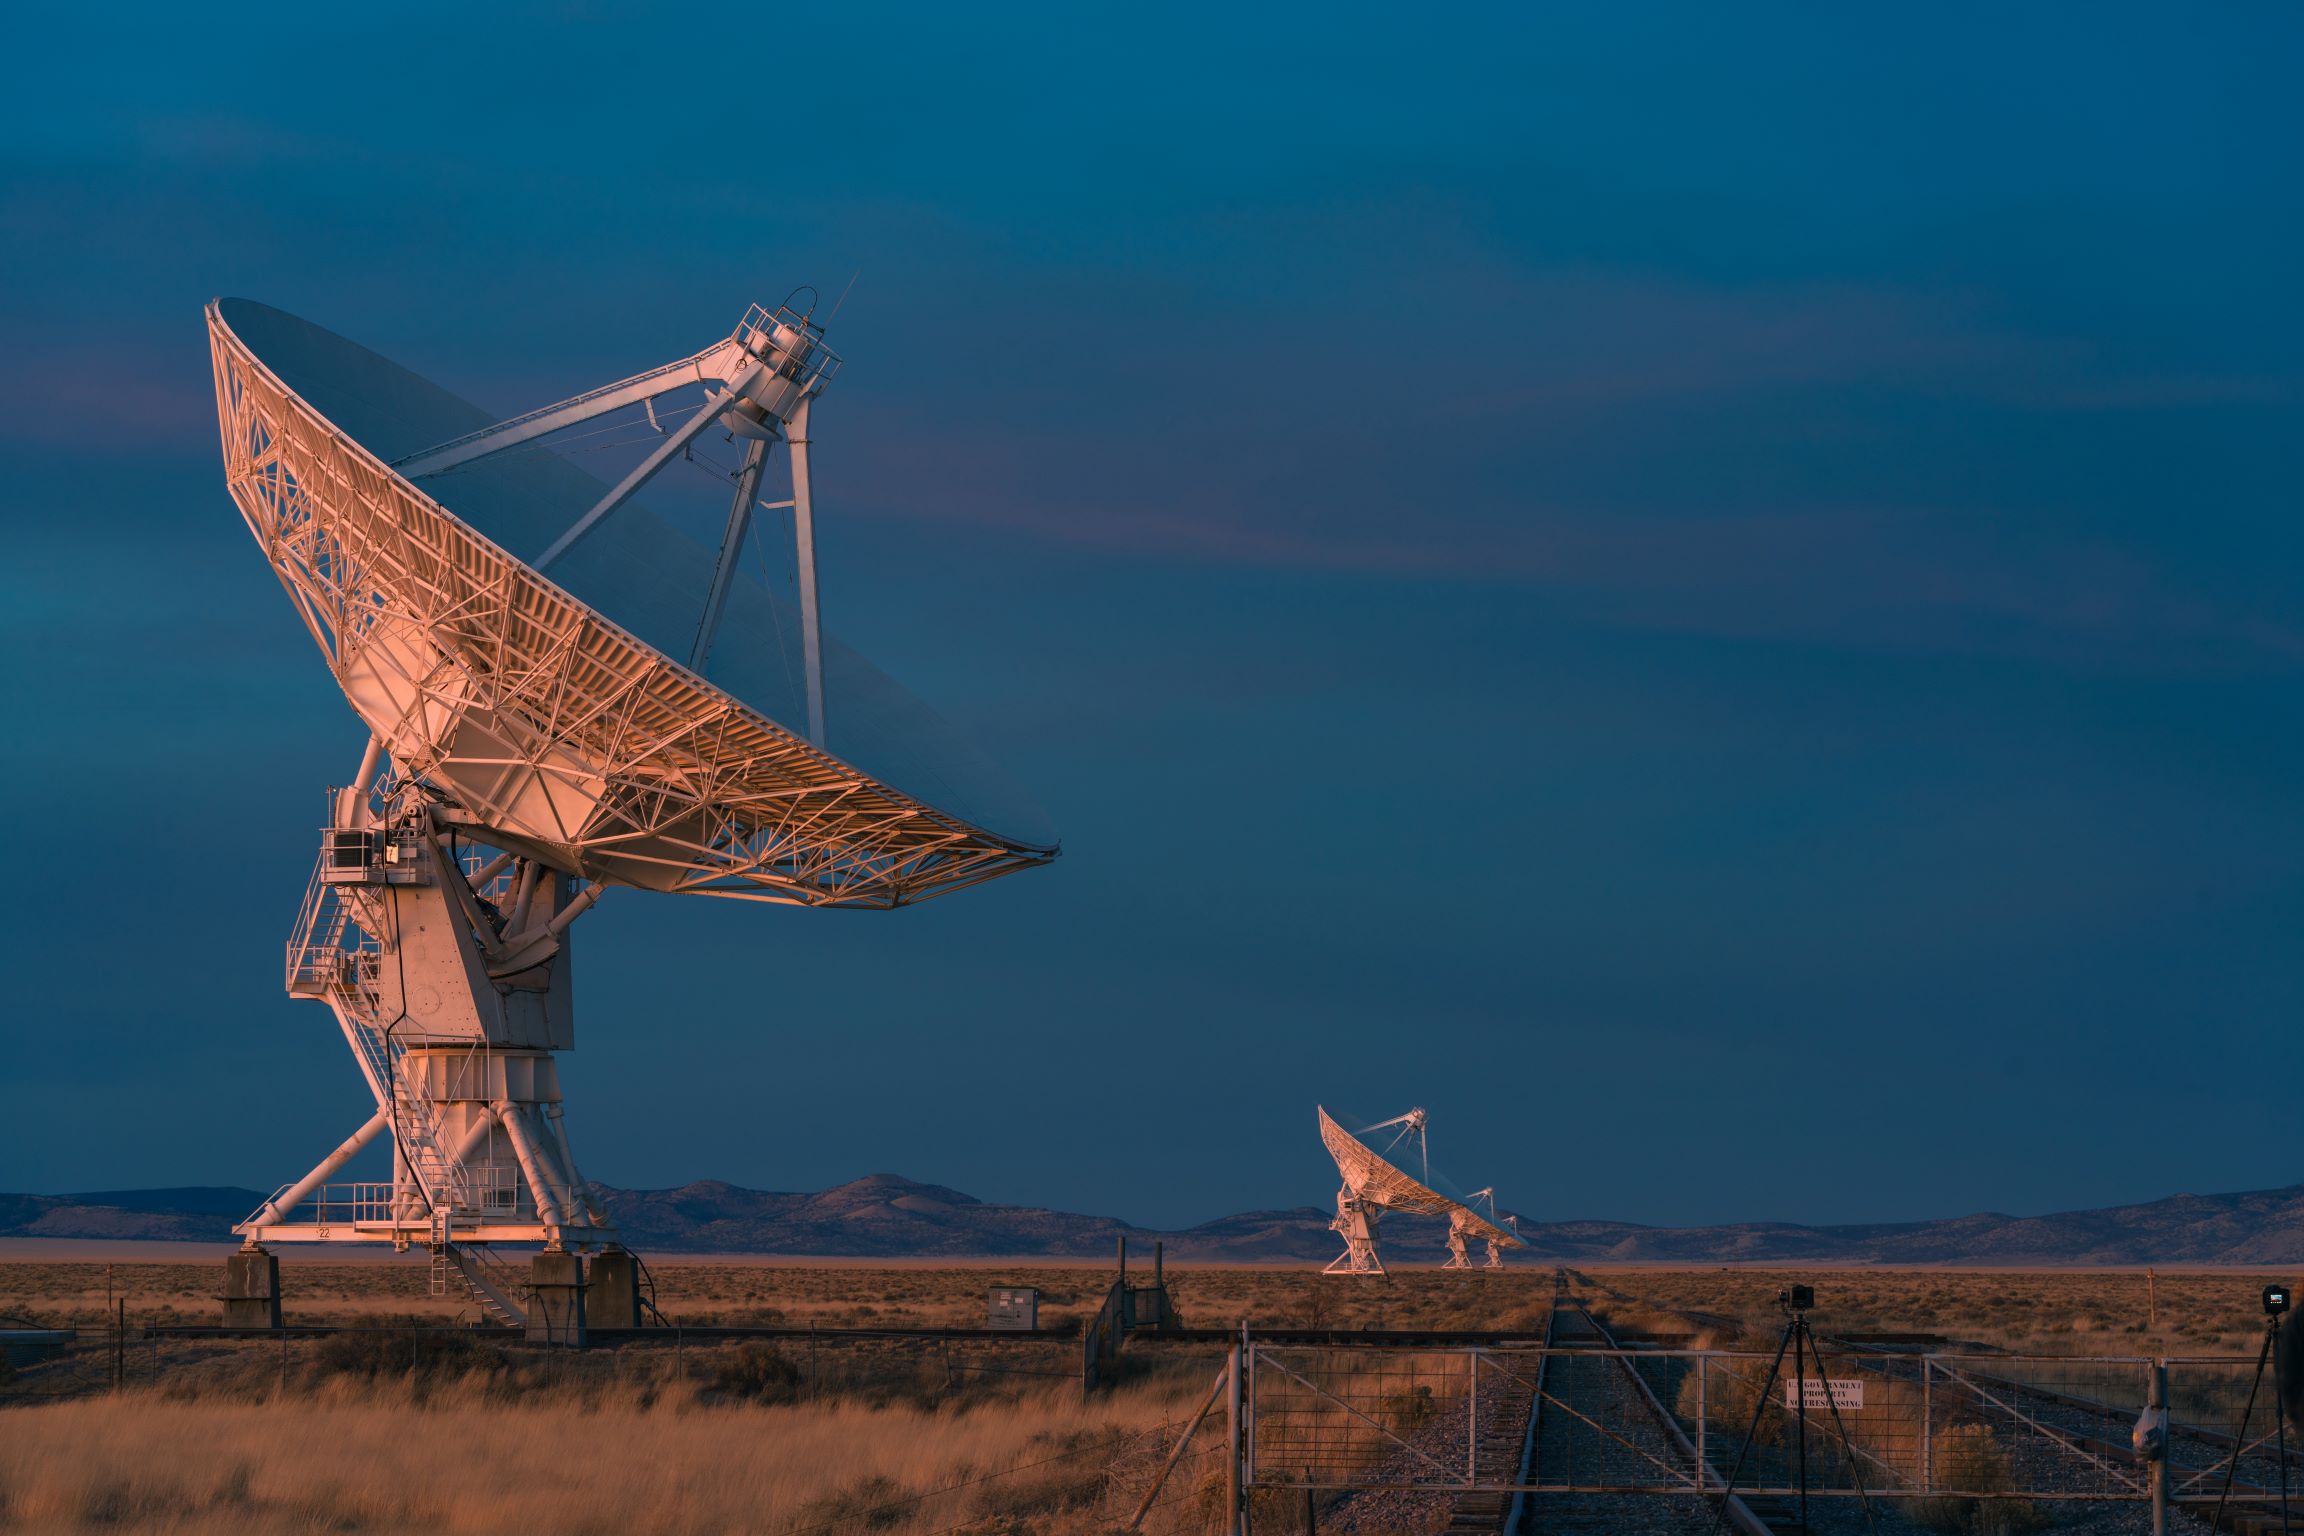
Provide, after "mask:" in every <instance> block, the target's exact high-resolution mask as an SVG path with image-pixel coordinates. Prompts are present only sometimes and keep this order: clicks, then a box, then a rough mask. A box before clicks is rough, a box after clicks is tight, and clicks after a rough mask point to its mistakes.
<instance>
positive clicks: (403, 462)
mask: <svg viewBox="0 0 2304 1536" xmlns="http://www.w3.org/2000/svg"><path fill="white" fill-rule="evenodd" d="M751 361H752V357H751V354H749V353H747V352H746V351H745V350H744V349H743V348H742V347H740V346H738V345H736V344H735V343H734V342H732V341H723V342H717V343H715V344H713V345H712V346H709V347H706V348H705V349H704V350H703V351H701V352H698V353H696V354H695V355H694V356H692V357H684V358H681V359H680V360H679V361H678V362H676V363H666V364H665V365H664V366H663V367H661V368H651V369H649V370H648V371H647V372H646V373H636V374H634V375H633V376H632V377H631V378H628V379H619V380H618V381H617V382H615V383H613V384H603V385H601V386H600V387H599V388H598V389H591V390H586V391H585V392H584V393H583V394H581V395H575V396H571V397H570V398H568V399H566V400H561V401H558V402H555V403H554V404H551V405H544V406H538V407H537V408H536V409H535V410H533V411H529V412H527V413H526V414H524V415H520V416H514V417H512V418H511V419H510V420H508V421H500V422H497V423H496V424H495V425H494V426H491V427H482V428H481V429H480V430H479V431H477V432H467V433H465V434H464V435H463V436H462V437H457V438H451V439H449V440H448V441H447V442H445V443H440V444H437V445H435V446H433V447H430V448H427V449H425V450H423V451H422V452H420V453H412V454H410V455H409V456H408V457H406V458H404V459H394V460H393V461H392V467H393V468H394V469H396V470H398V471H400V473H401V474H402V475H404V476H406V477H407V478H408V479H410V480H415V479H418V478H421V477H422V476H425V475H438V474H445V473H447V472H448V471H449V470H451V469H455V468H456V467H458V466H459V465H463V464H469V463H471V462H472V461H473V460H475V459H484V458H487V457H488V456H489V455H490V454H497V453H502V452H504V451H505V450H507V449H510V448H517V447H519V446H520V445H521V444H522V443H532V442H534V441H535V440H536V439H537V438H540V437H548V436H550V435H551V434H552V433H554V432H559V431H562V430H564V429H565V428H568V427H574V426H581V425H582V424H583V423H585V422H587V421H590V420H592V419H593V418H594V417H598V416H605V415H607V414H608V413H609V412H611V411H620V410H622V409H624V407H626V406H628V405H638V404H639V403H640V402H641V401H643V400H654V399H656V398H657V397H658V396H660V395H668V394H670V393H671V392H672V391H673V390H676V389H684V388H686V387H687V386H689V385H691V384H724V383H726V382H727V381H728V379H729V377H730V375H731V374H733V373H735V372H737V371H739V370H741V369H742V368H743V367H745V366H746V365H747V364H749V363H750V362H751Z"/></svg>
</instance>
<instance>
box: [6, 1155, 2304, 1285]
mask: <svg viewBox="0 0 2304 1536" xmlns="http://www.w3.org/2000/svg"><path fill="white" fill-rule="evenodd" d="M592 1195H593V1198H594V1199H595V1200H596V1201H597V1202H599V1204H600V1205H601V1206H602V1208H603V1209H604V1211H605V1212H606V1214H607V1215H608V1216H609V1217H610V1219H611V1220H613V1221H614V1222H615V1223H616V1225H617V1227H618V1228H619V1230H621V1231H622V1232H623V1234H624V1238H625V1241H626V1242H628V1243H630V1244H631V1245H632V1246H633V1247H634V1248H637V1249H640V1250H641V1251H643V1252H650V1253H725V1254H738V1253H745V1254H773V1255H784V1256H790V1257H816V1258H844V1259H960V1258H1014V1259H1023V1258H1067V1259H1093V1258H1101V1257H1104V1256H1105V1255H1108V1254H1110V1253H1111V1252H1112V1251H1113V1247H1114V1245H1115V1243H1116V1242H1117V1241H1118V1240H1119V1239H1120V1238H1123V1237H1125V1238H1127V1239H1128V1242H1129V1245H1130V1247H1131V1249H1132V1250H1134V1251H1136V1252H1138V1253H1144V1254H1147V1255H1148V1254H1149V1251H1150V1248H1151V1245H1152V1244H1153V1243H1154V1242H1160V1243H1163V1244H1165V1245H1166V1248H1167V1252H1168V1256H1169V1257H1170V1258H1171V1259H1175V1260H1179V1261H1182V1262H1186V1263H1191V1262H1211V1261H1214V1262H1231V1263H1242V1262H1250V1263H1252V1262H1284V1263H1296V1264H1300V1263H1309V1262H1318V1261H1324V1260H1326V1259H1328V1258H1329V1257H1331V1256H1332V1255H1333V1254H1334V1253H1335V1252H1336V1251H1337V1247H1338V1244H1337V1240H1336V1238H1335V1236H1334V1235H1333V1234H1331V1233H1330V1232H1329V1230H1328V1212H1327V1211H1325V1210H1323V1209H1319V1208H1316V1207H1312V1206H1296V1207H1292V1208H1289V1209H1285V1210H1269V1211H1244V1212H1242V1213H1240V1214H1239V1215H1236V1216H1225V1217H1220V1218H1218V1219H1217V1220H1214V1221H1208V1222H1202V1223H1201V1224H1200V1225H1198V1226H1196V1227H1188V1228H1185V1229H1184V1230H1182V1231H1176V1232H1163V1231H1157V1230H1154V1229H1151V1228H1147V1227H1138V1226H1134V1225H1131V1224H1130V1223H1127V1222H1124V1221H1121V1220H1119V1219H1117V1218H1115V1217H1110V1216H1085V1215H1077V1214H1074V1213H1071V1212H1067V1211H1050V1210H1042V1209H1039V1208H1038V1207H1034V1206H1022V1205H993V1204H988V1203H986V1202H985V1201H982V1200H978V1199H976V1198H975V1197H974V1196H972V1195H965V1194H962V1193H961V1192H960V1191H958V1190H956V1189H947V1188H945V1187H944V1186H942V1185H940V1184H922V1183H918V1182H915V1181H914V1180H911V1179H907V1178H902V1177H899V1176H898V1175H896V1174H889V1173H876V1174H872V1175H869V1176H868V1177H865V1178H861V1179H857V1180H854V1181H853V1182H851V1183H847V1184H842V1185H839V1186H837V1187H836V1188H833V1189H828V1190H824V1191H822V1192H820V1193H817V1194H780V1193H774V1192H771V1191H767V1190H757V1189H744V1188H740V1187H739V1186H737V1185H734V1184H725V1183H722V1182H720V1181H718V1180H716V1179H706V1180H700V1181H698V1182H696V1183H693V1184H684V1185H682V1186H680V1187H679V1188H677V1189H617V1188H615V1187H613V1186H611V1185H605V1184H594V1185H593V1186H592ZM262 1199H263V1196H262V1195H261V1194H259V1193H258V1192H257V1191H255V1190H251V1189H234V1188H230V1187H224V1188H216V1187H205V1186H203V1187H196V1188H179V1189H132V1190H105V1191H98V1192H94V1193H89V1194H73V1195H0V1237H75V1238H90V1237H93V1238H138V1239H144V1240H152V1239H181V1240H190V1241H203V1242H221V1241H226V1240H229V1238H230V1236H231V1232H230V1228H231V1225H232V1223H233V1222H235V1221H238V1220H240V1219H241V1218H242V1217H244V1216H246V1215H247V1213H248V1212H250V1211H252V1210H254V1209H255V1208H256V1206H257V1205H258V1204H259V1203H260V1202H261V1201H262ZM1444 1230H1445V1229H1444V1227H1443V1224H1442V1223H1441V1222H1440V1221H1438V1220H1437V1219H1433V1218H1419V1217H1413V1216H1391V1217H1387V1218H1386V1219H1385V1222H1384V1239H1385V1249H1386V1252H1387V1254H1388V1255H1389V1256H1390V1257H1391V1258H1392V1259H1393V1260H1394V1261H1396V1262H1397V1261H1403V1260H1404V1261H1408V1262H1417V1261H1422V1260H1426V1259H1435V1258H1438V1257H1439V1256H1440V1254H1441V1251H1442V1238H1443V1235H1444ZM1520 1233H1521V1235H1522V1236H1523V1237H1525V1238H1526V1239H1527V1240H1528V1244H1529V1250H1530V1252H1529V1253H1528V1254H1526V1255H1516V1256H1515V1257H1516V1258H1520V1259H1522V1260H1526V1259H1529V1258H1533V1259H1538V1260H1568V1261H1572V1262H1579V1263H1601V1264H1604V1263H1660V1264H1755V1263H1801V1264H1985V1265H2042V1264H2047V1265H2059V1264H2284V1263H2294V1262H2298V1261H2300V1260H2304V1185H2297V1186H2291V1187H2289V1188H2286V1189H2271V1190H2257V1191H2252V1192H2249V1193H2245V1194H2232V1195H2171V1196H2169V1197H2168V1198H2167V1199H2164V1200H2154V1201H2151V1202H2149V1203H2146V1204H2142V1205H2124V1206H2114V1207H2111V1208H2109V1209H2105V1210H2094V1211H2065V1212H2059V1213H2057V1214H2054V1215H2048V1216H2008V1215H2002V1214H2000V1213H1998V1212H1983V1213H1980V1214H1977V1215H1973V1216H1958V1217H1952V1218H1950V1219H1946V1220H1939V1221H1911V1222H1889V1223H1871V1224H1860V1225H1837V1226H1802V1225H1799V1224H1796V1223H1792V1222H1740V1223H1733V1224H1729V1225H1723V1226H1709V1227H1649V1226H1639V1225H1636V1224H1634V1223H1631V1222H1622V1221H1554V1222H1546V1221H1534V1220H1530V1219H1527V1218H1522V1220H1521V1222H1520Z"/></svg>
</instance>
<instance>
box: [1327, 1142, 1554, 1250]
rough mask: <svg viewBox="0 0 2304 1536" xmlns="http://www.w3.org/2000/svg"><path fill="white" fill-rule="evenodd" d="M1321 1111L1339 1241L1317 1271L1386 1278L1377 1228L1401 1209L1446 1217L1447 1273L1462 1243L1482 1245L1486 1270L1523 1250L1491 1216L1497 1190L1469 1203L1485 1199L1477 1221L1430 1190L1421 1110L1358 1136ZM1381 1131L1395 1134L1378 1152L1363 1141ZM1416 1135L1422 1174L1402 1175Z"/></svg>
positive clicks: (1475, 1215) (1446, 1197) (1332, 1226)
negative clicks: (1335, 1178)
mask: <svg viewBox="0 0 2304 1536" xmlns="http://www.w3.org/2000/svg"><path fill="white" fill-rule="evenodd" d="M1316 1107H1318V1108H1319V1114H1320V1141H1321V1144H1322V1145H1323V1146H1325V1147H1326V1148H1327V1149H1328V1155H1329V1156H1330V1157H1332V1158H1334V1159H1335V1161H1336V1172H1337V1173H1338V1174H1339V1175H1340V1176H1341V1177H1342V1179H1343V1181H1344V1182H1343V1185H1342V1187H1341V1188H1339V1189H1338V1190H1337V1191H1336V1219H1335V1220H1334V1221H1331V1222H1330V1223H1329V1224H1328V1225H1329V1229H1330V1230H1331V1231H1333V1232H1335V1233H1336V1234H1337V1235H1338V1236H1339V1237H1341V1238H1343V1239H1344V1252H1343V1253H1341V1254H1340V1255H1338V1256H1337V1257H1336V1258H1335V1259H1333V1260H1331V1261H1330V1262H1329V1264H1328V1267H1327V1268H1326V1269H1325V1270H1324V1271H1323V1273H1325V1274H1331V1275H1339V1274H1346V1275H1381V1274H1383V1273H1385V1269H1384V1260H1383V1256H1382V1255H1381V1253H1380V1252H1379V1251H1378V1246H1377V1223H1378V1221H1379V1220H1380V1219H1381V1217H1382V1216H1383V1213H1384V1212H1386V1211H1407V1212H1409V1213H1411V1214H1413V1215H1418V1216H1445V1217H1447V1218H1448V1262H1447V1264H1446V1266H1445V1267H1446V1268H1449V1269H1464V1268H1467V1267H1468V1266H1469V1265H1470V1262H1471V1261H1470V1258H1469V1256H1468V1244H1469V1243H1470V1241H1471V1240H1472V1239H1475V1238H1477V1239H1479V1240H1480V1241H1482V1242H1484V1243H1486V1244H1487V1245H1488V1267H1489V1268H1491V1269H1494V1268H1497V1267H1498V1266H1500V1265H1501V1264H1502V1263H1503V1259H1502V1256H1501V1255H1502V1250H1503V1249H1506V1248H1525V1247H1526V1246H1528V1245H1527V1244H1526V1243H1524V1242H1522V1241H1521V1239H1520V1238H1519V1236H1518V1235H1517V1234H1515V1233H1512V1232H1509V1231H1507V1230H1505V1228H1504V1227H1503V1226H1501V1225H1499V1224H1498V1222H1497V1221H1496V1220H1495V1219H1494V1215H1495V1209H1496V1192H1495V1191H1494V1190H1493V1189H1484V1190H1481V1191H1480V1192H1479V1193H1478V1194H1477V1195H1475V1196H1473V1197H1472V1198H1473V1199H1475V1200H1477V1199H1480V1198H1482V1197H1485V1198H1486V1199H1487V1201H1488V1209H1489V1215H1488V1216H1482V1215H1481V1214H1480V1213H1479V1212H1478V1211H1476V1210H1474V1209H1473V1208H1472V1207H1471V1205H1470V1204H1468V1203H1466V1202H1465V1201H1462V1200H1458V1199H1455V1198H1454V1197H1452V1196H1449V1195H1444V1194H1442V1193H1441V1192H1440V1191H1439V1190H1437V1189H1434V1188H1433V1187H1432V1183H1431V1179H1432V1159H1431V1151H1430V1148H1429V1146H1428V1145H1427V1143H1426V1139H1425V1134H1424V1127H1425V1122H1426V1120H1427V1118H1428V1117H1427V1116H1426V1114H1425V1112H1424V1111H1423V1110H1421V1109H1411V1110H1409V1111H1408V1112H1407V1113H1406V1114H1404V1115H1395V1116H1393V1117H1392V1118H1391V1119H1389V1120H1380V1121H1378V1122H1377V1123H1376V1124H1374V1125H1371V1126H1369V1127H1368V1128H1367V1130H1365V1131H1363V1132H1361V1133H1360V1134H1359V1135H1354V1134H1353V1133H1352V1132H1350V1131H1348V1130H1346V1129H1344V1127H1343V1126H1342V1125H1340V1124H1338V1123H1337V1121H1336V1118H1335V1117H1334V1116H1333V1115H1331V1114H1329V1113H1328V1111H1327V1109H1326V1107H1324V1106H1316ZM1380 1131H1391V1132H1393V1135H1392V1137H1391V1139H1390V1140H1389V1141H1387V1142H1386V1143H1385V1145H1384V1146H1383V1147H1382V1148H1377V1147H1373V1146H1371V1145H1369V1144H1368V1142H1367V1141H1365V1140H1363V1139H1362V1138H1363V1137H1366V1136H1372V1135H1374V1134H1376V1133H1377V1132H1380ZM1411 1136H1413V1137H1415V1138H1416V1152H1417V1168H1418V1172H1419V1173H1420V1174H1421V1177H1418V1176H1415V1175H1411V1174H1409V1173H1407V1172H1406V1171H1404V1170H1403V1169H1402V1168H1401V1166H1400V1162H1401V1159H1400V1158H1399V1157H1398V1156H1396V1154H1397V1153H1399V1152H1400V1151H1401V1150H1402V1149H1403V1148H1404V1146H1405V1144H1406V1142H1407V1140H1408V1138H1409V1137H1411Z"/></svg>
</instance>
